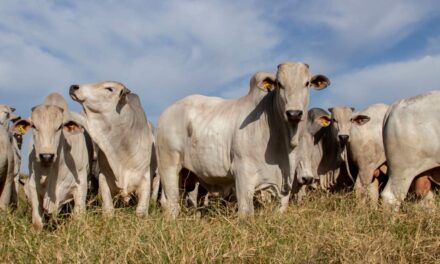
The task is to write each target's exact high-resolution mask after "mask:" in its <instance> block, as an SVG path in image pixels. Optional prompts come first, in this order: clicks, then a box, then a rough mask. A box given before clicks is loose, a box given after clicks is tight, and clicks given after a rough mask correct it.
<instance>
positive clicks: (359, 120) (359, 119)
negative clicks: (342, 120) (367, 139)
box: [351, 115, 370, 126]
mask: <svg viewBox="0 0 440 264" xmlns="http://www.w3.org/2000/svg"><path fill="white" fill-rule="evenodd" d="M368 121H370V117H369V116H366V115H357V116H354V117H353V118H351V122H352V123H353V124H356V125H359V126H362V125H364V124H366V123H368Z"/></svg>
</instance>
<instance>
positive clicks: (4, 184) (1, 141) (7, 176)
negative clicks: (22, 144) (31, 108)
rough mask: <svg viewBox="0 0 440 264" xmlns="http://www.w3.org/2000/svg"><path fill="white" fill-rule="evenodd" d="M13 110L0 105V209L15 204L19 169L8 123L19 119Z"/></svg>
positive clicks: (14, 143)
mask: <svg viewBox="0 0 440 264" xmlns="http://www.w3.org/2000/svg"><path fill="white" fill-rule="evenodd" d="M14 111H15V109H14V108H12V107H9V106H7V105H0V209H6V208H7V207H8V206H9V205H16V204H17V191H18V190H17V187H18V186H17V180H18V174H19V169H20V157H21V156H20V150H19V149H18V142H17V140H16V138H15V137H14V135H13V134H11V133H10V132H9V122H10V121H15V120H16V119H19V117H16V116H14V115H13V112H14Z"/></svg>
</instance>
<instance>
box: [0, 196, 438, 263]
mask: <svg viewBox="0 0 440 264" xmlns="http://www.w3.org/2000/svg"><path fill="white" fill-rule="evenodd" d="M437 202H438V201H437ZM437 206H438V205H437ZM234 211H235V207H234V205H229V206H224V205H222V204H221V203H220V202H218V201H214V203H213V205H212V206H210V207H209V208H207V209H205V210H204V211H203V213H202V216H201V217H200V215H198V214H195V213H194V211H191V210H187V211H185V212H183V213H182V215H181V217H180V218H179V219H178V220H176V221H174V222H173V221H167V220H164V219H163V218H162V214H161V212H160V209H157V208H152V209H151V210H150V216H149V217H148V218H146V219H139V218H137V217H136V216H135V209H134V208H133V207H131V208H121V209H117V210H116V213H115V216H114V217H113V218H111V219H105V218H103V217H102V216H101V213H100V210H99V207H93V208H91V209H90V210H88V212H87V213H86V214H85V215H84V216H82V217H80V218H78V219H71V218H64V219H62V218H61V219H59V220H58V224H57V225H55V226H52V227H49V228H46V229H45V230H44V231H42V232H41V233H37V232H34V231H33V230H32V228H31V226H30V222H31V219H30V209H29V208H28V206H27V205H25V204H24V203H23V201H22V203H21V205H20V206H19V208H18V209H17V210H16V211H15V212H10V213H3V214H1V215H0V232H1V238H2V239H1V242H0V262H2V263H23V262H24V263H54V262H63V263H65V262H81V263H95V262H98V263H162V262H163V263H195V262H197V263H205V262H209V263H212V262H214V263H215V262H222V263H223V262H226V263H241V262H245V263H436V262H437V263H438V262H440V221H439V220H440V213H439V212H438V211H432V212H425V211H424V210H423V209H421V208H419V207H418V206H416V205H415V204H414V203H407V204H405V205H404V208H403V210H402V212H400V213H391V212H388V211H384V210H381V209H379V210H374V209H369V208H367V207H364V206H358V205H357V204H356V202H355V199H354V195H353V194H350V193H348V194H327V193H323V192H313V193H311V194H310V195H309V196H308V197H307V198H306V199H305V201H304V202H303V204H301V205H295V204H293V205H292V206H291V207H290V209H289V210H288V212H287V213H285V214H283V215H280V214H278V213H277V210H276V206H275V205H272V204H270V205H267V206H266V207H262V208H259V209H258V210H257V212H256V215H255V216H254V217H251V218H247V219H239V218H237V217H236V214H235V213H234Z"/></svg>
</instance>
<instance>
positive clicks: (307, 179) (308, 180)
mask: <svg viewBox="0 0 440 264" xmlns="http://www.w3.org/2000/svg"><path fill="white" fill-rule="evenodd" d="M301 180H302V182H303V184H312V183H313V177H312V176H303V177H302V178H301Z"/></svg>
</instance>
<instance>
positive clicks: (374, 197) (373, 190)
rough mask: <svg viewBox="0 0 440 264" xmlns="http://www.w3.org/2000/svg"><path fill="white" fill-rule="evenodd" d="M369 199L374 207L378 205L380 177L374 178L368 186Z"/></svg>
mask: <svg viewBox="0 0 440 264" xmlns="http://www.w3.org/2000/svg"><path fill="white" fill-rule="evenodd" d="M367 193H368V199H369V201H370V205H371V206H372V207H377V205H378V203H379V179H377V177H374V178H373V181H372V182H371V183H370V184H369V185H368V187H367Z"/></svg>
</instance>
